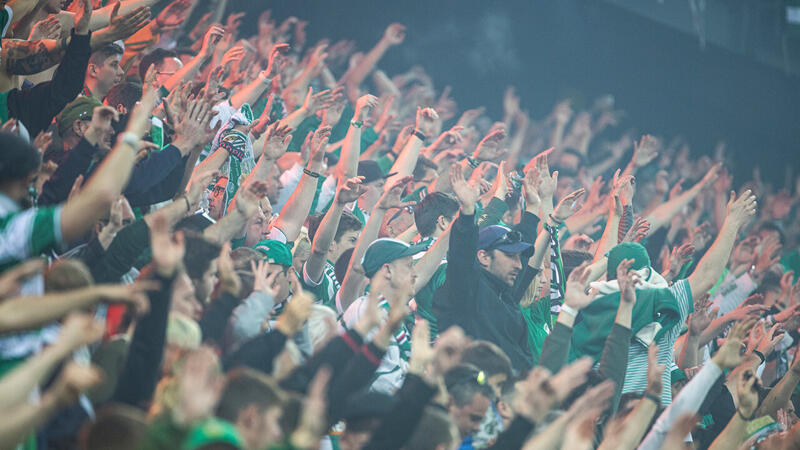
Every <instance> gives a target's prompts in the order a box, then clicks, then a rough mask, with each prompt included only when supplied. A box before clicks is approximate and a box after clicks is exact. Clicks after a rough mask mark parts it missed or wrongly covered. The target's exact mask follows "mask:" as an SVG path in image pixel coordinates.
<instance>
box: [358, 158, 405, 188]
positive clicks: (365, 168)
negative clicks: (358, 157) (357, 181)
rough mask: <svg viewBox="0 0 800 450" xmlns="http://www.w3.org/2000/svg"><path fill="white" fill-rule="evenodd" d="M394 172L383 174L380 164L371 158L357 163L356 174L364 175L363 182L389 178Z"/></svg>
mask: <svg viewBox="0 0 800 450" xmlns="http://www.w3.org/2000/svg"><path fill="white" fill-rule="evenodd" d="M395 173H396V172H394V173H389V174H386V175H384V174H383V171H382V170H381V166H379V165H378V163H377V162H375V161H372V160H367V161H360V162H359V163H358V176H360V177H364V181H363V182H364V183H365V184H366V183H369V182H372V181H377V180H380V179H384V178H389V177H391V176H392V175H394V174H395Z"/></svg>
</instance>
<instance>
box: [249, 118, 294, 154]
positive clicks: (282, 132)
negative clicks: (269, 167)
mask: <svg viewBox="0 0 800 450" xmlns="http://www.w3.org/2000/svg"><path fill="white" fill-rule="evenodd" d="M257 127H258V124H256V125H254V127H253V129H255V128H257ZM291 133H292V129H291V128H290V127H289V126H288V125H282V124H281V122H275V123H273V124H272V125H270V126H269V127H267V138H266V140H265V141H264V150H263V152H262V154H263V155H264V156H266V157H267V158H268V159H271V160H273V161H274V160H277V159H278V158H280V157H281V156H283V154H284V153H286V149H287V148H289V143H290V142H291V140H292V135H291Z"/></svg>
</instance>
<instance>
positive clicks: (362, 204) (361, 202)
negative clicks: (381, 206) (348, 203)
mask: <svg viewBox="0 0 800 450" xmlns="http://www.w3.org/2000/svg"><path fill="white" fill-rule="evenodd" d="M376 203H378V202H377V200H376V201H371V200H366V199H365V198H364V197H360V198H359V199H358V207H359V208H361V211H364V212H365V213H367V214H369V213H370V212H372V208H374V207H375V204H376Z"/></svg>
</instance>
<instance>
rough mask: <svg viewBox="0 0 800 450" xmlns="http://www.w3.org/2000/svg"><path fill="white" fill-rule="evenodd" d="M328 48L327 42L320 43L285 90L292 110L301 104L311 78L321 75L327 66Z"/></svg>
mask: <svg viewBox="0 0 800 450" xmlns="http://www.w3.org/2000/svg"><path fill="white" fill-rule="evenodd" d="M327 48H328V45H327V44H320V45H318V46H317V48H315V49H314V51H313V52H312V53H311V56H310V57H309V58H308V61H306V65H305V67H304V68H303V71H302V72H300V75H298V76H297V78H295V79H294V80H292V82H291V83H289V85H288V86H286V88H285V89H284V90H283V97H284V98H285V99H286V103H287V104H288V108H289V109H290V110H291V109H293V108H294V107H296V106H297V105H299V104H300V101H301V99H302V98H303V94H305V92H306V89H307V88H308V85H309V83H310V82H311V80H312V79H313V78H314V77H316V76H317V75H319V74H320V73H321V72H322V69H323V68H324V67H325V58H327V57H328V54H327V53H325V50H326V49H327Z"/></svg>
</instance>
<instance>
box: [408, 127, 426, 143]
mask: <svg viewBox="0 0 800 450" xmlns="http://www.w3.org/2000/svg"><path fill="white" fill-rule="evenodd" d="M411 134H412V135H414V136H416V137H418V138H419V140H420V141H422V142H425V139H426V138H427V136H425V133H423V132H422V131H419V129H418V128H414V131H412V132H411Z"/></svg>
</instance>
